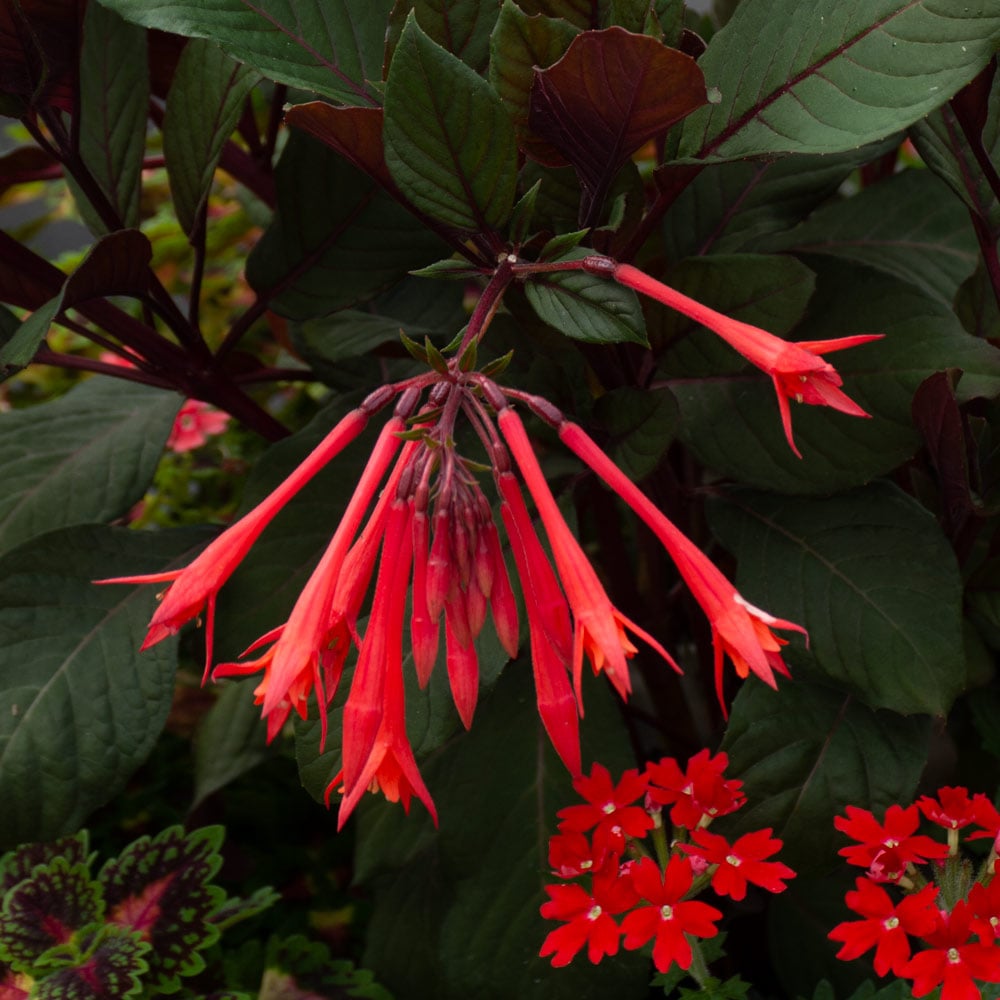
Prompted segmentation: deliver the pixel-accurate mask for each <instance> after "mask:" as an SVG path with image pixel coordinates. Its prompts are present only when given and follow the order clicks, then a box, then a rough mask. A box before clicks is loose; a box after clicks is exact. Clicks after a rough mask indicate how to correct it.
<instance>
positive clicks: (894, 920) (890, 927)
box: [882, 917, 899, 931]
mask: <svg viewBox="0 0 1000 1000" xmlns="http://www.w3.org/2000/svg"><path fill="white" fill-rule="evenodd" d="M882 926H883V927H884V928H885V929H886V930H887V931H894V930H895V929H896V928H897V927H898V926H899V917H889V919H888V920H883V921H882Z"/></svg>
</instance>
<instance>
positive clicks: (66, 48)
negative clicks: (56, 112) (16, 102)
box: [0, 0, 83, 108]
mask: <svg viewBox="0 0 1000 1000" xmlns="http://www.w3.org/2000/svg"><path fill="white" fill-rule="evenodd" d="M82 17H83V3H82V2H81V0H13V2H7V3H2V4H0V91H3V92H4V93H7V94H14V95H16V96H18V97H22V98H26V99H31V100H33V103H43V104H58V105H59V106H60V107H64V108H69V107H70V106H71V99H72V88H73V83H74V80H75V76H76V74H75V71H74V70H75V66H76V59H77V52H78V49H79V43H80V21H81V19H82Z"/></svg>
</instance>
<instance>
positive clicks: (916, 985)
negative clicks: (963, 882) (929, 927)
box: [899, 900, 1000, 1000]
mask: <svg viewBox="0 0 1000 1000" xmlns="http://www.w3.org/2000/svg"><path fill="white" fill-rule="evenodd" d="M971 924H972V911H971V909H970V908H969V905H968V904H967V903H966V902H965V901H964V900H959V901H958V902H957V903H956V904H955V908H954V909H953V910H952V911H951V913H948V912H947V911H946V910H942V911H940V919H939V922H938V925H937V928H936V929H935V930H934V931H933V932H931V933H930V934H926V935H924V941H925V942H926V943H927V944H928V945H929V946H930V947H928V948H926V949H925V950H924V951H921V952H918V953H917V954H916V955H914V956H913V958H911V959H910V960H909V961H908V962H906V963H905V964H904V965H903V966H902V967H901V968H900V970H899V974H900V975H902V976H906V977H907V978H908V979H912V980H913V995H914V996H915V997H924V996H927V994H928V993H930V992H931V991H932V990H934V989H936V988H937V987H938V986H940V987H941V1000H980V998H981V997H982V992H981V991H980V989H979V987H978V986H977V985H976V983H977V980H978V981H979V982H987V983H1000V948H998V947H997V946H996V945H993V944H975V943H971V942H970V940H969V934H970V931H971Z"/></svg>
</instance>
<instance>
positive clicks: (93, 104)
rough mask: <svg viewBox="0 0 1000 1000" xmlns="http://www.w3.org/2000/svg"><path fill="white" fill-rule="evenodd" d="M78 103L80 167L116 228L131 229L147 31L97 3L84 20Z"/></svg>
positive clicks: (145, 94)
mask: <svg viewBox="0 0 1000 1000" xmlns="http://www.w3.org/2000/svg"><path fill="white" fill-rule="evenodd" d="M80 102H81V104H80V155H81V157H82V158H83V162H84V164H85V165H86V167H87V169H88V170H89V171H90V173H91V174H92V175H93V177H94V179H95V180H96V181H97V183H98V185H99V186H100V188H101V191H102V192H103V193H104V196H105V197H106V198H107V199H108V203H109V204H110V205H111V207H112V208H113V209H114V211H115V213H116V214H117V216H118V219H119V220H120V222H121V225H122V226H123V227H126V228H135V227H137V226H138V225H139V191H140V187H141V183H140V182H141V178H142V156H143V152H144V150H145V148H146V116H147V114H148V106H149V70H148V62H147V58H146V32H145V31H143V30H142V29H141V28H137V27H136V26H135V25H132V24H129V23H128V22H127V21H123V20H122V19H121V18H120V17H118V16H117V15H116V14H114V13H112V12H111V11H110V10H108V9H107V8H105V7H102V6H101V5H100V4H99V3H93V4H88V5H87V9H86V13H85V15H84V19H83V48H82V50H81V52H80ZM107 228H108V227H107V226H104V227H102V229H101V230H100V231H101V232H106V231H107Z"/></svg>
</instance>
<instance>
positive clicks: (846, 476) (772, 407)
mask: <svg viewBox="0 0 1000 1000" xmlns="http://www.w3.org/2000/svg"><path fill="white" fill-rule="evenodd" d="M811 263H812V264H813V266H814V269H816V270H817V271H818V272H819V277H820V280H819V282H818V285H817V291H816V294H815V296H814V297H813V299H812V302H811V306H810V313H809V316H808V317H807V319H806V321H805V322H804V323H802V324H801V325H800V326H799V327H798V328H797V329H796V337H797V338H798V339H808V340H823V339H829V338H834V337H841V336H847V335H849V334H854V333H884V334H885V339H883V340H880V341H878V342H876V343H871V344H865V345H864V346H863V347H855V348H852V349H850V350H847V351H844V352H843V353H839V352H838V353H836V354H830V355H828V357H829V360H830V361H831V363H832V364H833V365H834V367H836V369H837V370H838V371H839V372H840V373H841V375H843V376H844V392H846V393H847V395H848V396H850V397H851V398H852V399H854V400H856V401H857V403H858V404H859V405H860V406H862V407H864V409H865V410H866V411H867V412H868V413H870V414H871V415H872V417H873V419H872V420H864V419H860V418H857V417H850V416H846V415H844V414H840V413H836V412H834V411H832V410H830V409H828V408H826V407H816V406H795V407H794V411H793V413H792V424H793V427H794V431H795V441H796V443H797V444H798V446H799V448H800V450H801V451H802V454H803V456H804V459H802V460H800V459H798V458H796V457H795V455H794V454H793V453H792V451H791V449H790V448H789V447H788V442H787V441H786V440H785V436H784V434H783V433H782V430H781V422H780V420H779V418H778V407H777V403H776V402H775V397H774V388H773V386H772V384H771V381H770V379H768V378H767V377H766V376H765V375H762V374H757V373H756V372H746V373H739V374H736V373H729V374H720V375H719V376H717V377H713V378H699V379H696V380H690V379H686V378H683V377H681V378H678V379H676V380H675V379H673V378H669V379H667V380H666V384H667V385H668V387H669V388H670V389H671V391H672V392H673V393H674V395H675V396H676V397H677V402H678V404H679V405H680V409H681V416H682V420H681V425H680V434H681V437H682V439H683V440H684V443H685V444H686V445H687V446H688V447H689V448H690V449H691V450H692V451H693V452H694V453H695V455H697V456H698V458H699V459H700V460H701V462H702V463H703V464H705V465H707V466H709V467H710V468H712V469H714V470H716V471H717V472H720V473H723V474H725V475H727V476H729V477H732V478H734V479H737V480H740V481H742V482H745V483H751V484H753V485H757V486H761V487H763V488H765V489H775V490H781V491H783V492H789V493H821V492H829V491H831V490H838V489H845V488H848V487H851V486H856V485H859V484H861V483H865V482H869V481H870V480H871V479H873V478H874V477H876V476H880V475H884V474H886V473H887V472H889V471H890V470H892V469H894V468H895V467H896V466H897V465H899V464H900V463H901V462H904V461H906V459H907V458H909V457H911V456H912V455H913V454H914V452H915V451H916V449H917V447H918V446H919V437H918V435H917V434H916V432H915V431H914V428H913V423H912V419H911V416H910V408H911V402H912V399H913V393H914V392H915V391H916V389H917V386H919V385H920V383H921V382H923V381H924V379H926V378H927V376H928V375H931V374H932V373H933V372H935V371H939V370H941V369H942V368H945V367H948V368H951V367H955V368H960V369H962V370H963V371H964V373H965V374H964V375H963V376H962V379H961V381H960V382H959V384H958V389H957V397H958V399H959V400H960V401H962V400H967V399H970V398H973V397H975V396H980V395H982V396H987V397H991V396H994V395H996V394H997V392H998V390H1000V352H998V351H997V350H996V348H994V347H992V346H991V345H990V344H988V343H986V342H985V341H982V340H978V339H976V338H975V337H971V336H969V335H968V334H967V333H966V332H965V331H964V330H963V329H962V328H961V326H960V325H959V323H958V321H957V320H956V318H955V315H954V313H953V312H952V311H951V310H950V309H946V308H945V307H944V306H943V305H942V304H941V303H940V302H938V301H936V300H934V299H929V298H927V297H926V296H924V295H922V294H920V293H919V292H918V291H917V289H915V288H914V287H913V286H912V285H909V284H906V283H903V282H900V281H898V280H895V279H892V278H889V277H888V276H886V275H880V274H877V273H875V272H873V271H868V270H865V269H862V268H855V267H850V266H847V265H843V264H839V263H834V262H833V261H832V260H831V261H830V262H829V263H828V264H822V266H820V263H821V262H820V261H819V259H818V258H815V259H814V260H813V261H811ZM705 337H706V338H707V337H708V335H707V334H706V335H705ZM692 340H694V338H693V337H692ZM708 356H709V357H715V355H714V354H709V355H708Z"/></svg>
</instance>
